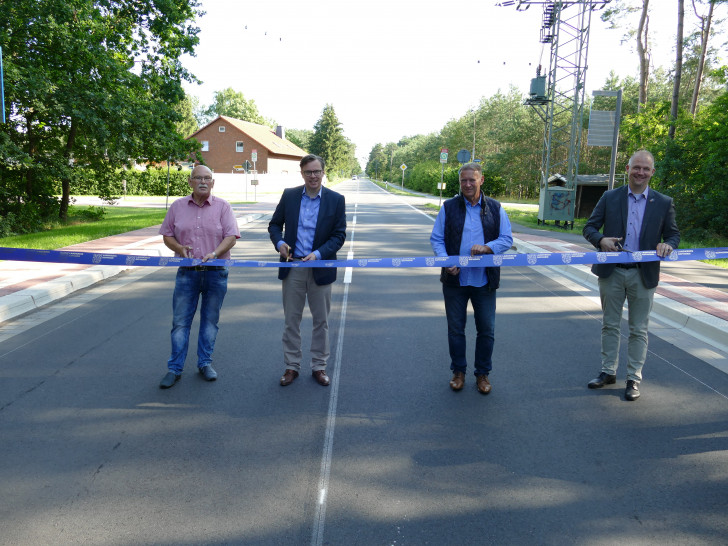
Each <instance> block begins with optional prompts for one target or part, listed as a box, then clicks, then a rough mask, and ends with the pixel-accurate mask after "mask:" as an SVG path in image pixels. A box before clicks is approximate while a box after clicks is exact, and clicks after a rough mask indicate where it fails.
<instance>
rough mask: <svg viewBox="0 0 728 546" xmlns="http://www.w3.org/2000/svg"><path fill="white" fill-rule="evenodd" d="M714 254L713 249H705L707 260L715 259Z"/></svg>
mask: <svg viewBox="0 0 728 546" xmlns="http://www.w3.org/2000/svg"><path fill="white" fill-rule="evenodd" d="M715 256H716V254H715V251H713V250H706V251H705V257H706V258H708V259H709V260H715Z"/></svg>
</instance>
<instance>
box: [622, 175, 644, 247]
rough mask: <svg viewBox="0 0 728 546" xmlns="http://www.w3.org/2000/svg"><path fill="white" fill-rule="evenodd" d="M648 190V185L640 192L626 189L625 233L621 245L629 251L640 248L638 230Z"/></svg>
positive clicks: (639, 230)
mask: <svg viewBox="0 0 728 546" xmlns="http://www.w3.org/2000/svg"><path fill="white" fill-rule="evenodd" d="M649 191H650V188H649V187H647V188H645V191H644V192H643V193H641V194H634V193H632V190H631V189H630V190H627V234H626V235H625V237H624V245H623V246H624V249H625V250H629V251H630V252H636V251H637V250H640V232H641V231H642V219H643V218H644V217H645V207H646V206H647V199H648V196H649Z"/></svg>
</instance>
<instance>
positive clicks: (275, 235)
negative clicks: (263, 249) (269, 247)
mask: <svg viewBox="0 0 728 546" xmlns="http://www.w3.org/2000/svg"><path fill="white" fill-rule="evenodd" d="M303 189H304V186H302V185H301V186H296V187H295V188H288V189H285V190H283V195H282V196H281V200H280V201H279V202H278V206H277V207H276V210H275V212H274V213H273V217H272V218H271V221H270V223H269V224H268V233H269V234H270V240H271V241H272V242H273V246H274V247H275V246H276V245H277V244H278V242H279V241H280V240H283V241H285V242H286V244H287V245H288V246H289V247H291V249H294V248H296V239H297V232H298V216H299V214H300V212H301V198H302V197H303V191H304V190H303ZM284 230H285V231H284ZM345 240H346V200H345V199H344V196H343V195H341V194H340V193H337V192H335V191H333V190H330V189H328V188H326V187H322V188H321V204H320V206H319V214H318V219H317V220H316V231H315V233H314V236H313V250H318V251H319V252H320V253H321V259H322V260H335V259H336V252H337V251H338V250H339V249H340V248H341V247H342V246H344V241H345ZM276 250H278V249H277V248H276ZM281 261H283V260H281ZM289 271H290V268H288V267H280V268H278V278H279V279H285V278H286V277H287V276H288V272H289ZM313 278H314V280H315V281H316V284H318V285H319V286H322V285H326V284H331V283H332V282H334V281H335V280H336V268H335V267H325V268H324V267H314V268H313Z"/></svg>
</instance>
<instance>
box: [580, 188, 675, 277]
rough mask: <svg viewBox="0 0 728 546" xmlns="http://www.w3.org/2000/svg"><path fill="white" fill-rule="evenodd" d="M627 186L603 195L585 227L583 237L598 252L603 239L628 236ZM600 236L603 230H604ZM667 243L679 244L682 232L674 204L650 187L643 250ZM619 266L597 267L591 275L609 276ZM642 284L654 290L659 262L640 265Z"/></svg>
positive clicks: (642, 240)
mask: <svg viewBox="0 0 728 546" xmlns="http://www.w3.org/2000/svg"><path fill="white" fill-rule="evenodd" d="M627 199H628V198H627V186H622V187H620V188H617V189H614V190H609V191H606V192H604V194H603V195H602V197H601V199H599V202H598V203H597V206H596V207H595V208H594V211H593V212H592V214H591V217H590V218H589V220H588V221H587V223H586V225H585V226H584V231H583V234H584V237H585V238H586V240H587V241H589V242H590V243H591V244H593V245H594V246H595V247H596V248H597V249H598V250H601V249H600V247H599V241H601V240H602V238H603V237H625V236H626V235H627ZM602 227H603V228H604V229H603V230H602V232H601V233H600V231H599V230H600V229H602ZM661 242H665V243H667V244H668V245H670V246H671V247H672V248H677V246H678V245H679V244H680V231H679V230H678V228H677V223H676V222H675V205H674V203H673V201H672V197H668V196H667V195H664V194H662V193H660V192H658V191H655V190H653V189H652V188H650V190H649V193H648V199H647V203H646V205H645V215H644V218H643V219H642V230H641V231H640V248H639V249H640V250H655V249H656V248H657V245H658V243H661ZM615 267H616V264H594V265H592V268H591V270H592V273H594V274H595V275H597V276H598V277H600V278H605V277H609V275H611V274H612V271H614V268H615ZM639 269H640V274H641V275H642V282H643V283H644V285H645V287H646V288H655V287H656V286H657V283H658V282H659V280H660V262H659V261H656V262H644V263H641V264H640V268H639Z"/></svg>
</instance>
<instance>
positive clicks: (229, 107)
mask: <svg viewBox="0 0 728 546" xmlns="http://www.w3.org/2000/svg"><path fill="white" fill-rule="evenodd" d="M204 114H205V116H206V117H207V119H210V118H214V117H217V116H228V117H231V118H237V119H242V120H243V121H249V122H251V123H257V124H258V125H268V126H270V127H274V126H275V124H276V123H275V121H272V120H268V119H266V118H264V117H263V116H262V115H261V114H260V112H258V105H257V104H255V101H254V100H253V99H250V100H248V99H246V98H245V95H244V94H243V93H241V92H240V91H235V90H234V89H233V88H232V87H228V88H226V89H223V90H222V91H215V95H214V99H213V102H212V104H211V105H210V106H208V107H207V109H206V110H205V112H204Z"/></svg>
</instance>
